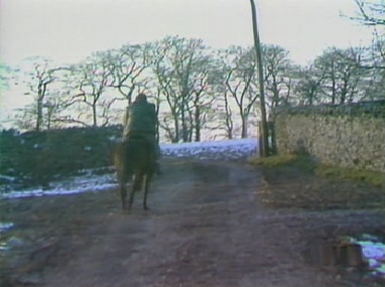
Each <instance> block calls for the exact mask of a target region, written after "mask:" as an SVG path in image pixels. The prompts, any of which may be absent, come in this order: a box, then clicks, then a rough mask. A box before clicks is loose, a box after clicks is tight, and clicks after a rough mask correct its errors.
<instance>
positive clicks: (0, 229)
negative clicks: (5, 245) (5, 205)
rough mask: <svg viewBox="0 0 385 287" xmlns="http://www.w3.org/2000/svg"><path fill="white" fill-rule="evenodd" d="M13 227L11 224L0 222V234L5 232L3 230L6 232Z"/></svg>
mask: <svg viewBox="0 0 385 287" xmlns="http://www.w3.org/2000/svg"><path fill="white" fill-rule="evenodd" d="M13 226H14V224H13V223H11V222H10V223H2V222H0V232H3V231H5V230H7V229H10V228H12V227H13Z"/></svg>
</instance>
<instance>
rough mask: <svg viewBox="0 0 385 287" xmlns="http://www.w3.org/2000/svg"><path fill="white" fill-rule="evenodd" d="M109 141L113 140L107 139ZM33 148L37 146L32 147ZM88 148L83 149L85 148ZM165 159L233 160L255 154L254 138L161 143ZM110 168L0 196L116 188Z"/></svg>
mask: <svg viewBox="0 0 385 287" xmlns="http://www.w3.org/2000/svg"><path fill="white" fill-rule="evenodd" d="M110 140H112V139H110ZM34 147H35V148H37V147H38V145H35V146H34ZM86 148H87V147H85V149H86ZM160 148H161V152H162V155H163V156H164V157H177V158H191V157H193V158H197V159H207V160H236V159H243V158H247V157H249V156H252V155H255V154H256V153H257V151H258V140H257V139H255V138H254V139H236V140H226V141H211V142H192V143H180V144H161V145H160ZM114 171H115V170H114V168H113V167H103V168H97V169H85V170H80V171H79V173H80V174H81V176H78V177H71V178H69V179H67V180H65V181H58V182H52V183H50V185H51V186H53V187H52V188H50V189H48V190H46V189H41V188H40V189H26V190H10V191H9V192H8V191H7V192H4V193H2V195H1V198H3V199H12V198H26V197H39V196H47V195H66V194H76V193H83V192H88V191H102V190H108V189H111V188H116V187H117V181H116V176H115V172H114Z"/></svg>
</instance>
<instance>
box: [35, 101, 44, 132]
mask: <svg viewBox="0 0 385 287" xmlns="http://www.w3.org/2000/svg"><path fill="white" fill-rule="evenodd" d="M36 112H37V115H36V116H37V117H36V131H37V132H40V131H41V126H42V125H43V98H42V97H39V99H38V100H37V111H36Z"/></svg>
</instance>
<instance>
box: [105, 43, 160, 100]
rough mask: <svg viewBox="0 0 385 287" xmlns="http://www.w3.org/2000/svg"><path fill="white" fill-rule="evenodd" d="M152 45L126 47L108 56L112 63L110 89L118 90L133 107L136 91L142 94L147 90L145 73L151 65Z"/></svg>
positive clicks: (110, 52)
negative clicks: (133, 97)
mask: <svg viewBox="0 0 385 287" xmlns="http://www.w3.org/2000/svg"><path fill="white" fill-rule="evenodd" d="M151 47H152V45H151V44H150V43H145V44H140V45H130V44H127V45H124V46H123V47H122V48H120V49H119V50H111V51H109V53H108V55H107V59H108V61H109V62H110V63H111V65H110V66H109V67H110V69H111V71H110V72H111V77H112V78H111V82H109V83H108V86H109V87H113V88H116V89H117V90H118V91H119V93H120V94H121V95H122V96H123V98H124V99H125V100H126V101H127V104H128V105H131V102H132V96H133V94H134V91H135V90H137V91H138V92H142V91H143V89H146V84H147V83H148V79H146V78H145V76H144V72H145V69H146V68H148V67H149V66H150V64H151V59H150V51H151Z"/></svg>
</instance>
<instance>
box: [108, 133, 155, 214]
mask: <svg viewBox="0 0 385 287" xmlns="http://www.w3.org/2000/svg"><path fill="white" fill-rule="evenodd" d="M154 163H155V159H154V151H153V147H152V145H151V143H150V142H148V141H147V140H146V138H145V137H141V136H130V137H129V138H128V140H126V141H124V142H122V143H119V144H118V146H117V148H116V150H115V153H114V165H115V167H116V171H117V177H118V182H119V188H120V197H121V200H122V209H123V210H125V209H127V202H126V201H127V200H126V198H127V183H128V182H129V181H132V187H131V194H130V200H129V205H128V213H130V212H131V207H132V204H133V202H134V195H135V192H136V191H140V190H141V189H142V186H143V181H144V182H145V189H144V199H143V209H144V210H148V209H149V208H148V206H147V194H148V190H149V187H150V183H151V179H152V177H153V175H154V172H155V169H154V167H155V164H154Z"/></svg>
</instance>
